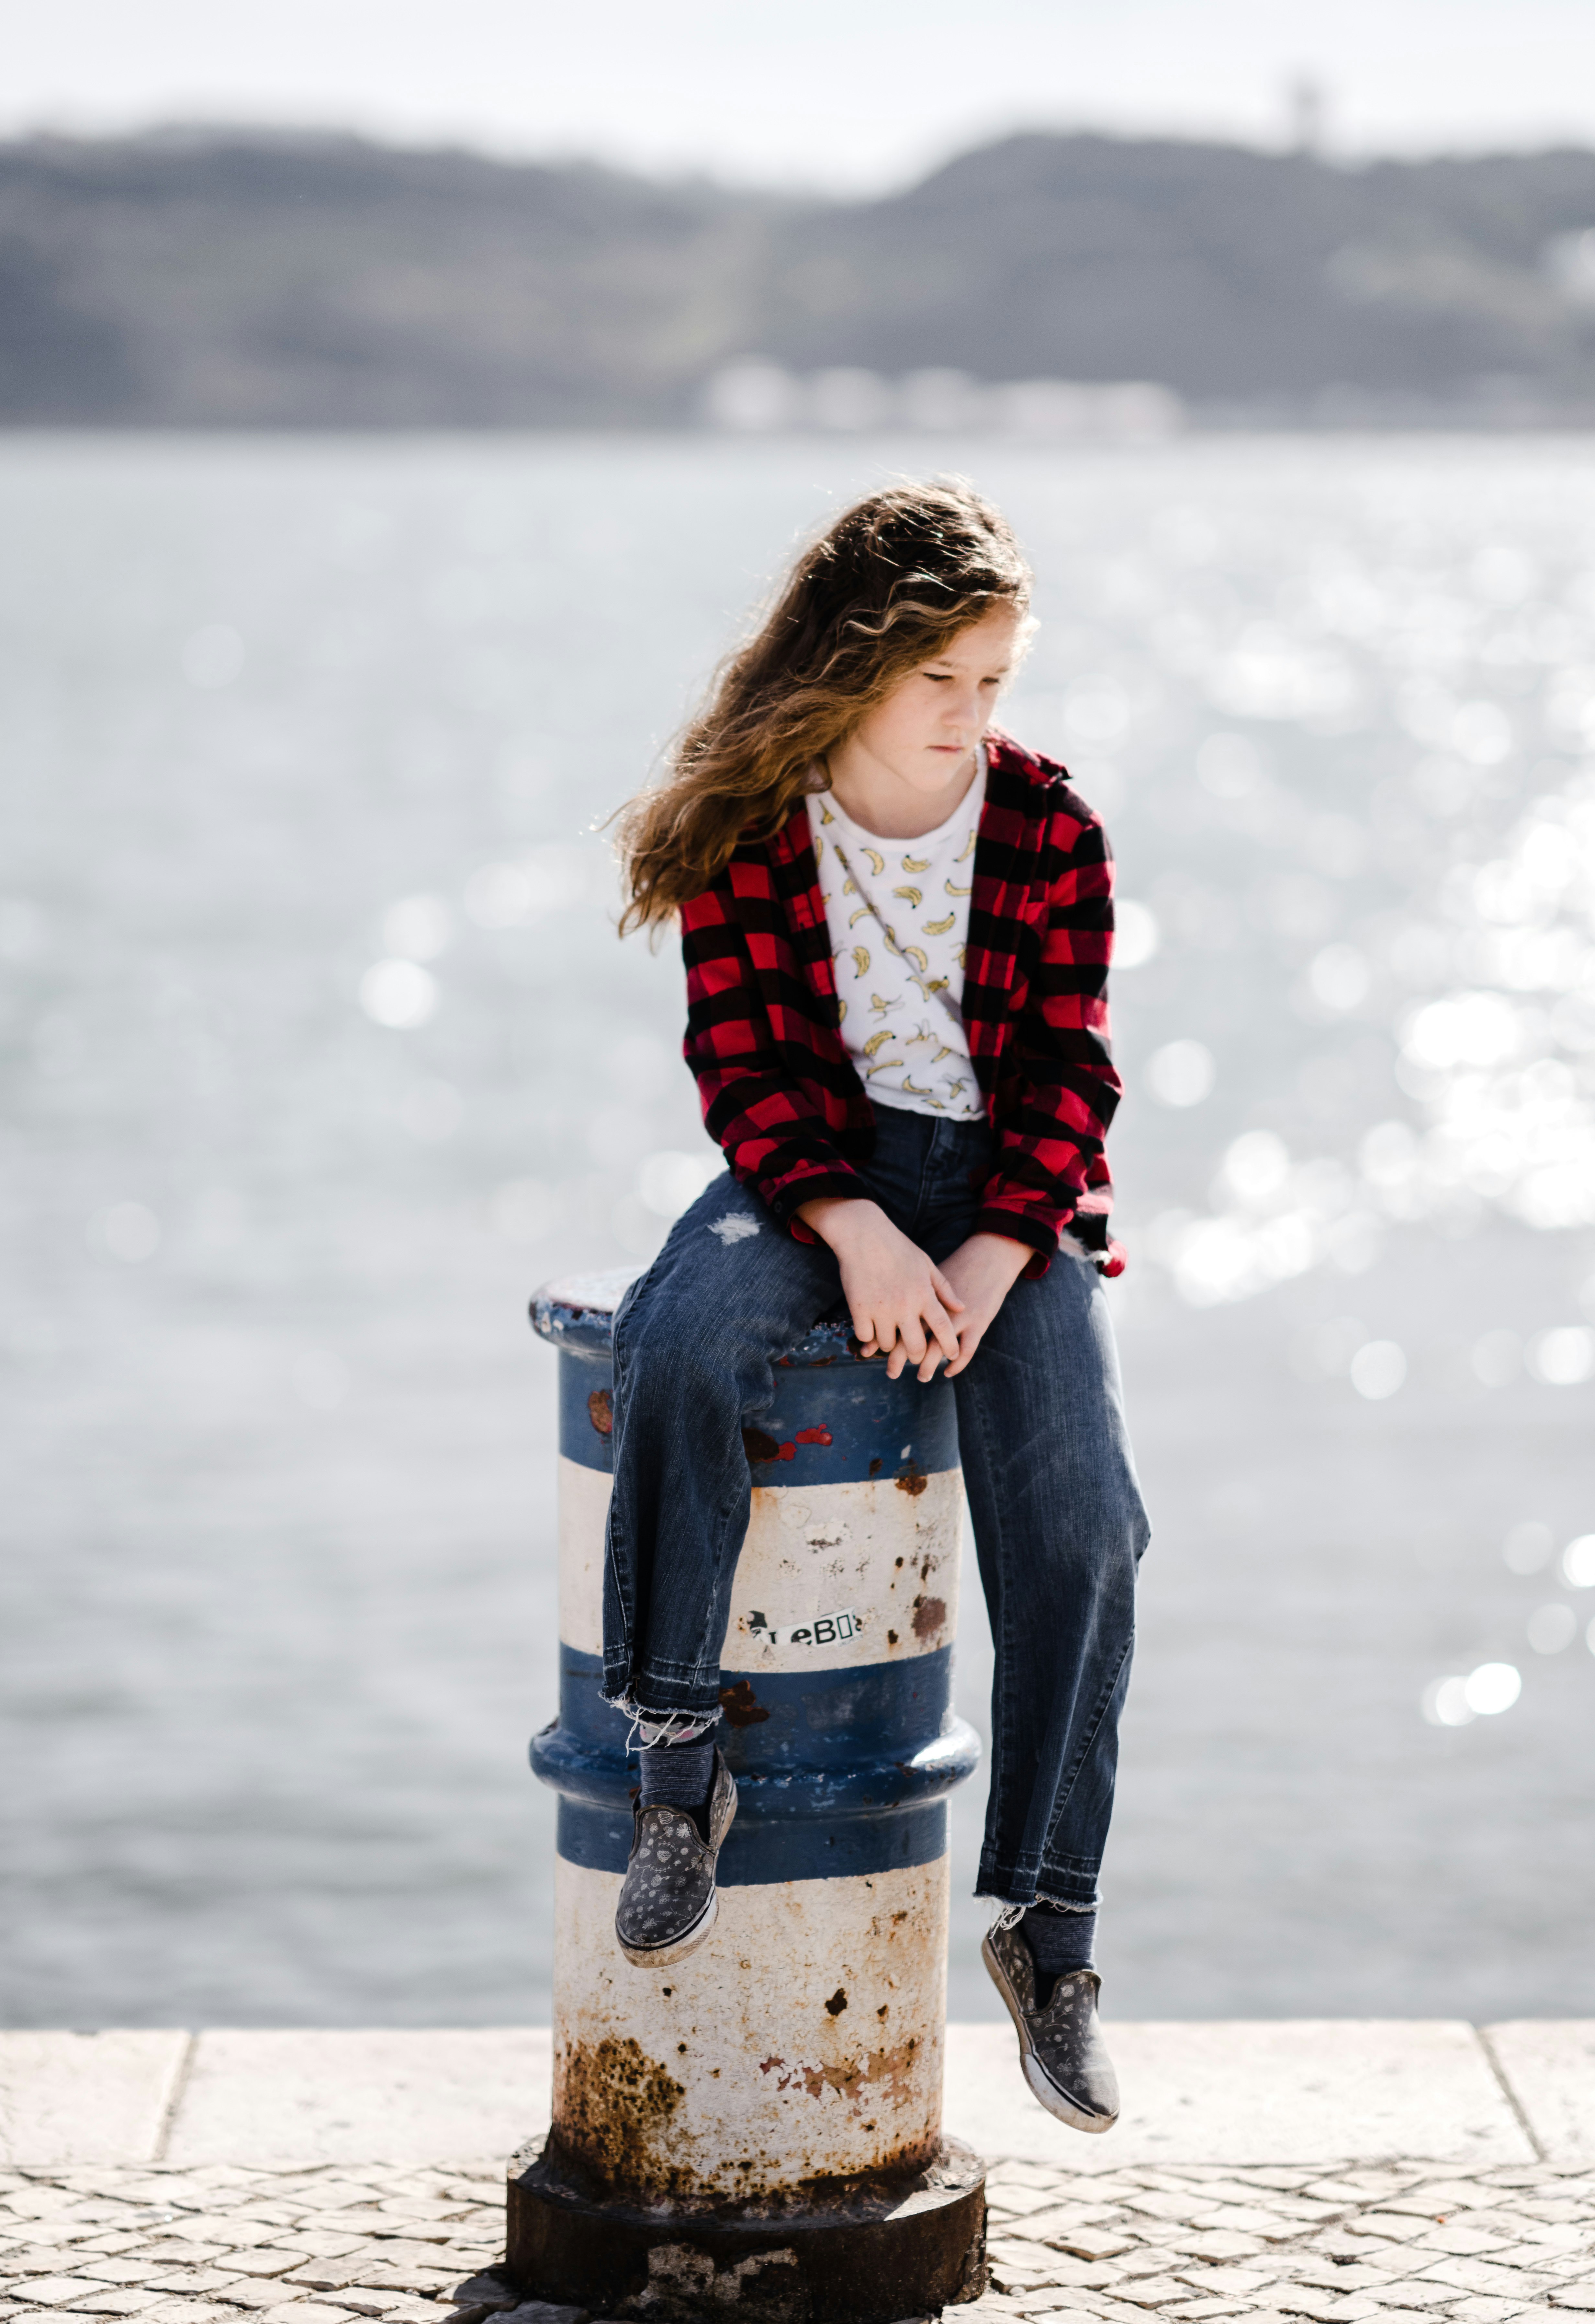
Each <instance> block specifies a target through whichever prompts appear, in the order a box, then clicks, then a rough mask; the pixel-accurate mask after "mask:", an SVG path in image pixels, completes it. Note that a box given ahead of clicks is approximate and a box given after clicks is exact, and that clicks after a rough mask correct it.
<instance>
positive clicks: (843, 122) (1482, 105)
mask: <svg viewBox="0 0 1595 2324" xmlns="http://www.w3.org/2000/svg"><path fill="white" fill-rule="evenodd" d="M0 55H4V57H5V71H4V77H3V79H0V129H3V130H13V129H19V128H34V127H40V126H51V127H58V128H78V129H97V128H105V127H125V126H128V125H142V124H148V123H152V122H161V121H171V120H174V119H176V120H194V119H200V120H206V121H223V120H226V121H260V122H271V123H327V124H330V123H337V124H352V125H355V126H357V127H360V128H363V129H365V130H368V131H371V132H373V133H375V134H379V135H383V136H390V137H398V138H401V139H406V140H419V141H434V140H439V139H443V140H450V141H454V140H462V141H465V142H466V143H473V144H478V145H483V146H486V147H489V148H492V149H493V150H495V151H499V152H534V153H535V152H555V153H571V152H581V153H592V154H599V155H602V156H604V158H606V159H610V160H613V161H621V162H623V163H630V164H632V165H635V166H638V167H642V168H650V169H659V168H663V169H668V170H678V169H682V168H686V169H707V170H711V171H715V173H716V174H718V175H723V176H727V177H733V178H759V179H763V180H799V181H803V182H807V183H811V184H813V183H821V184H827V183H828V184H834V185H839V186H850V187H852V186H859V187H862V186H878V185H883V184H890V183H891V182H893V181H896V180H901V179H903V178H905V177H907V176H908V175H910V174H912V173H913V172H915V171H917V170H919V169H920V168H922V167H923V166H924V165H925V164H926V163H927V161H936V160H939V159H940V158H941V157H942V156H944V155H945V154H946V153H948V152H954V151H955V150H957V149H958V148H959V147H960V146H962V145H964V144H967V143H972V142H974V141H975V140H977V139H979V138H981V137H983V136H987V135H990V134H992V133H993V132H996V131H999V130H1003V129H1008V128H1010V127H1013V126H1015V125H1016V124H1046V125H1056V124H1065V125H1071V126H1075V125H1088V126H1095V127H1106V128H1116V129H1127V130H1144V129H1152V130H1158V129H1166V130H1173V131H1176V132H1177V133H1181V134H1198V135H1202V134H1220V135H1238V136H1240V137H1244V138H1249V139H1252V140H1258V141H1268V142H1276V141H1278V140H1281V139H1282V138H1283V137H1284V136H1285V134H1286V122H1287V119H1288V107H1287V98H1286V91H1287V88H1288V87H1289V85H1290V84H1291V82H1292V80H1293V79H1295V78H1297V77H1299V76H1302V75H1307V76H1311V77H1313V78H1316V79H1317V80H1319V81H1320V82H1321V83H1322V84H1323V88H1324V90H1325V92H1326V94H1327V97H1328V100H1329V106H1328V122H1329V135H1330V143H1331V145H1332V147H1338V148H1339V149H1341V151H1344V152H1351V153H1357V152H1379V151H1383V152H1415V151H1416V152H1432V151H1434V150H1437V149H1445V148H1448V147H1450V148H1471V149H1477V148H1478V147H1480V146H1502V145H1517V146H1521V145H1524V144H1537V143H1544V142H1546V141H1547V140H1550V139H1556V138H1561V139H1572V140H1576V141H1577V142H1579V143H1591V142H1595V5H1591V0H1333V5H1328V6H1325V5H1323V0H1319V5H1316V6H1314V7H1307V6H1305V5H1280V0H961V4H960V5H951V0H801V5H792V0H782V5H779V6H778V5H774V0H561V5H549V0H266V5H245V0H0Z"/></svg>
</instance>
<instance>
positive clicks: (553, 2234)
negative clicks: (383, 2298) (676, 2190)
mask: <svg viewBox="0 0 1595 2324" xmlns="http://www.w3.org/2000/svg"><path fill="white" fill-rule="evenodd" d="M507 2212H508V2230H509V2243H508V2256H507V2261H506V2272H507V2273H508V2274H509V2276H510V2278H511V2280H512V2282H514V2283H515V2284H516V2285H517V2286H518V2287H519V2289H520V2290H521V2292H524V2293H525V2294H526V2296H527V2297H528V2298H529V2299H539V2300H549V2301H566V2302H573V2303H575V2304H576V2305H577V2306H579V2307H583V2308H585V2309H587V2310H589V2311H590V2313H592V2314H593V2315H595V2316H600V2317H606V2318H607V2317H613V2318H616V2319H633V2318H635V2319H657V2324H704V2319H709V2318H715V2317H718V2316H720V2315H721V2314H722V2313H726V2312H729V2313H734V2315H735V2316H736V2318H737V2319H738V2320H739V2324H899V2319H902V2318H906V2317H923V2316H925V2315H927V2313H934V2312H935V2311H936V2310H938V2309H941V2308H945V2307H950V2306H952V2305H954V2303H955V2302H958V2301H965V2300H977V2299H978V2298H979V2297H980V2295H981V2293H982V2292H983V2291H984V2290H985V2288H986V2168H985V2164H984V2163H982V2162H981V2161H980V2160H979V2158H978V2157H977V2156H975V2155H974V2154H972V2153H971V2152H970V2150H969V2149H968V2147H966V2146H962V2145H960V2144H958V2142H957V2141H956V2140H955V2139H948V2140H946V2141H945V2142H944V2144H943V2146H942V2150H941V2153H940V2154H939V2155H938V2156H937V2158H936V2161H935V2162H934V2163H930V2164H928V2165H927V2167H926V2168H925V2169H924V2170H922V2171H919V2172H914V2173H912V2174H910V2175H909V2176H908V2177H900V2176H899V2177H896V2178H891V2179H857V2180H849V2181H844V2182H839V2183H834V2184H832V2185H830V2186H827V2187H825V2188H816V2189H813V2190H807V2191H806V2193H805V2194H804V2195H803V2196H802V2197H795V2198H791V2199H785V2200H776V2199H764V2200H762V2201H757V2202H744V2203H724V2204H715V2203H703V2204H682V2203H659V2204H649V2203H646V2202H644V2201H642V2200H641V2199H640V2198H638V2197H636V2196H628V2195H627V2194H626V2193H624V2192H623V2191H617V2190H613V2189H609V2190H605V2189H604V2188H603V2187H602V2186H600V2185H598V2184H596V2183H595V2181H592V2180H591V2179H590V2178H589V2177H588V2176H587V2174H586V2173H585V2172H583V2171H582V2169H581V2167H580V2166H579V2165H577V2164H573V2163H567V2161H566V2160H565V2159H564V2158H563V2157H561V2156H560V2154H559V2153H558V2150H557V2149H556V2148H555V2147H554V2145H553V2144H552V2143H551V2142H549V2143H548V2144H545V2142H544V2141H542V2140H540V2139H539V2140H536V2141H534V2142H533V2143H532V2144H530V2145H528V2146H525V2147H522V2148H521V2151H520V2153H517V2154H515V2155H513V2156H512V2158H511V2161H510V2166H509V2189H508V2198H507Z"/></svg>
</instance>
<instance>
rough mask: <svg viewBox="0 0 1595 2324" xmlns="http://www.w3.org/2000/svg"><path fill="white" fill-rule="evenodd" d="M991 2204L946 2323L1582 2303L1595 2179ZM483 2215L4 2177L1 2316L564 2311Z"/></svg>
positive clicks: (1149, 2190)
mask: <svg viewBox="0 0 1595 2324" xmlns="http://www.w3.org/2000/svg"><path fill="white" fill-rule="evenodd" d="M502 2220H503V2177H502V2172H501V2171H500V2170H497V2169H490V2168H488V2167H487V2166H485V2165H482V2164H475V2163H473V2164H466V2165H460V2166H449V2165H447V2164H444V2165H439V2166H438V2167H437V2168H434V2169H427V2170H415V2169H410V2168H406V2167H400V2166H396V2165H395V2166H387V2167H383V2168H380V2169H379V2168H376V2167H358V2168H356V2167H353V2166H349V2165H346V2164H332V2163H328V2164H324V2165H322V2166H321V2167H319V2168H318V2169H313V2170H281V2171H267V2170H261V2169H244V2168H240V2167H235V2166H233V2165H230V2164H214V2165H209V2166H207V2167H205V2168H202V2169H197V2170H181V2171H178V2170H172V2171H163V2170H159V2169H151V2168H137V2169H134V2168H128V2167H125V2166H121V2167H118V2166H108V2165H107V2166H101V2167H99V2168H86V2169H78V2170H69V2171H58V2170H47V2169H37V2170H20V2171H19V2170H11V2171H0V2324H5V2319H12V2318H14V2319H18V2324H42V2317H43V2311H46V2310H48V2311H49V2313H50V2314H51V2316H52V2317H53V2318H55V2319H58V2324H73V2319H78V2318H81V2319H86V2324H87V2319H96V2324H101V2320H102V2319H106V2318H115V2317H138V2318H139V2319H142V2324H256V2319H271V2320H272V2324H277V2319H281V2324H350V2319H352V2318H355V2317H369V2318H374V2319H380V2324H390V2319H391V2324H484V2319H486V2318H488V2317H489V2316H493V2319H494V2324H584V2311H583V2310H579V2309H572V2308H551V2307H544V2306H543V2305H542V2304H541V2303H539V2302H535V2301H534V2302H526V2303H523V2304H521V2306H519V2308H517V2307H516V2303H515V2296H514V2294H513V2293H512V2292H509V2291H508V2290H507V2289H506V2288H505V2287H504V2285H503V2284H502V2282H500V2281H498V2280H497V2279H495V2278H494V2277H493V2275H492V2274H491V2273H489V2272H488V2271H490V2270H491V2269H492V2267H493V2264H494V2263H495V2262H496V2261H497V2260H498V2259H499V2257H500V2255H501V2254H502ZM991 2277H992V2288H991V2291H990V2292H988V2293H987V2294H986V2295H985V2297H984V2298H983V2299H982V2300H980V2301H977V2302H975V2303H974V2304H973V2306H971V2307H966V2308H961V2309H957V2310H949V2312H948V2324H952V2319H954V2317H955V2318H956V2319H959V2324H986V2320H987V2319H989V2324H997V2319H1003V2320H1004V2324H1006V2319H1010V2318H1029V2317H1043V2316H1052V2315H1054V2314H1056V2313H1059V2312H1060V2311H1069V2310H1074V2311H1076V2312H1078V2313H1080V2314H1081V2315H1082V2316H1083V2317H1093V2318H1102V2319H1107V2324H1148V2317H1151V2316H1157V2317H1158V2318H1165V2317H1166V2318H1179V2319H1192V2324H1207V2319H1209V2318H1214V2319H1220V2318H1226V2317H1231V2316H1233V2317H1246V2318H1248V2319H1255V2324H1270V2319H1273V2318H1275V2317H1293V2318H1309V2319H1314V2324H1331V2319H1341V2318H1343V2319H1346V2324H1360V2319H1362V2318H1364V2317H1371V2318H1380V2319H1391V2324H1396V2319H1401V2318H1404V2317H1406V2318H1410V2319H1412V2324H1420V2319H1423V2324H1441V2319H1451V2318H1457V2319H1462V2318H1465V2319H1469V2324H1506V2319H1508V2318H1512V2317H1551V2316H1555V2315H1560V2316H1566V2315H1567V2314H1568V2313H1570V2312H1573V2313H1577V2312H1582V2313H1584V2314H1586V2315H1590V2316H1591V2317H1595V2171H1589V2170H1573V2169H1572V2168H1568V2169H1563V2170H1558V2169H1556V2168H1555V2167H1554V2166H1552V2165H1550V2164H1546V2163H1532V2164H1514V2165H1510V2166H1506V2167H1499V2168H1496V2169H1493V2170H1487V2171H1476V2172H1470V2171H1462V2170H1458V2169H1457V2168H1455V2167H1454V2166H1452V2167H1448V2166H1444V2165H1441V2164H1437V2163H1429V2164H1422V2163H1406V2164H1402V2163H1389V2164H1379V2165H1378V2166H1373V2167H1367V2168H1364V2167H1358V2168H1357V2169H1354V2170H1347V2171H1341V2172H1333V2173H1330V2174H1327V2175H1326V2174H1325V2173H1324V2172H1323V2171H1322V2170H1305V2169H1299V2168H1298V2169H1295V2170H1275V2169H1268V2170H1240V2169H1220V2168H1217V2167H1211V2168H1202V2167H1191V2168H1188V2169H1173V2168H1169V2167H1167V2166H1165V2167H1163V2168H1160V2169H1157V2170H1148V2169H1135V2170H1125V2171H1116V2172H1108V2173H1105V2174H1104V2173H1101V2172H1091V2173H1089V2174H1084V2175H1081V2176H1074V2175H1072V2174H1070V2173H1068V2172H1059V2171H1055V2170H1048V2169H1045V2168H1042V2167H1041V2166H1039V2165H1031V2164H1028V2163H1000V2164H998V2165H996V2166H994V2168H993V2170H992V2172H991ZM500 2310H512V2311H513V2315H510V2314H505V2315H502V2317H501V2316H499V2315H498V2314H496V2313H495V2311H500ZM817 2324H824V2319H817Z"/></svg>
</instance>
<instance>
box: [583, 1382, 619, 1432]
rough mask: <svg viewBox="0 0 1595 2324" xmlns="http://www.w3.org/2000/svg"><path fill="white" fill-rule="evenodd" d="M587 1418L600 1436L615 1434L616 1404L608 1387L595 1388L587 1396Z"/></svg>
mask: <svg viewBox="0 0 1595 2324" xmlns="http://www.w3.org/2000/svg"><path fill="white" fill-rule="evenodd" d="M587 1418H588V1419H589V1420H590V1421H591V1422H592V1424H593V1425H594V1427H595V1429H596V1430H597V1431H598V1434H599V1435H600V1436H613V1434H614V1405H613V1401H612V1399H611V1397H610V1393H609V1390H608V1389H607V1388H595V1389H594V1390H593V1393H592V1395H591V1396H590V1397H588V1398H587Z"/></svg>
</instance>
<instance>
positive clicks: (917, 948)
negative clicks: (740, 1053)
mask: <svg viewBox="0 0 1595 2324" xmlns="http://www.w3.org/2000/svg"><path fill="white" fill-rule="evenodd" d="M985 797H986V754H985V752H984V751H982V752H981V753H980V764H979V766H978V768H977V769H976V771H975V779H974V780H973V783H971V785H970V787H969V789H968V791H967V792H966V793H965V795H964V797H963V799H962V800H961V801H960V803H959V805H958V807H957V808H956V809H955V810H954V813H953V814H952V815H951V816H948V818H947V820H946V822H945V823H944V824H943V825H942V826H941V828H940V829H939V830H938V831H927V833H926V835H925V836H924V838H923V839H880V838H879V837H877V835H875V833H874V832H872V831H865V830H864V829H863V828H862V826H861V825H858V824H856V823H854V822H853V820H852V818H851V817H850V816H845V815H844V813H843V811H842V809H841V807H839V806H838V805H837V803H836V801H835V799H834V798H833V797H832V796H831V794H830V792H829V791H811V792H810V793H809V795H808V826H809V831H810V834H811V835H812V837H813V840H814V852H815V860H816V862H817V864H818V866H819V875H820V893H821V894H822V895H823V896H824V898H825V920H826V924H827V926H828V927H829V929H830V932H831V954H832V957H833V959H834V962H835V964H836V997H837V1001H838V1002H839V1004H840V1006H841V1010H842V1038H843V1040H844V1043H845V1044H846V1047H847V1054H848V1056H850V1057H851V1058H852V1059H853V1064H854V1065H855V1066H856V1067H857V1068H858V1073H859V1078H860V1079H861V1080H862V1083H863V1084H864V1087H865V1088H866V1089H867V1090H868V1091H869V1093H870V1096H871V1100H872V1101H873V1102H875V1103H877V1104H879V1105H896V1106H904V1107H906V1108H907V1109H908V1111H909V1112H910V1113H942V1114H946V1115H947V1116H948V1117H949V1118H950V1119H951V1120H954V1121H974V1120H980V1119H982V1117H983V1115H984V1113H985V1111H986V1109H985V1104H984V1102H983V1100H982V1096H981V1093H980V1085H979V1084H978V1083H977V1082H976V1080H975V1077H974V1069H973V1066H972V1065H971V1064H970V1062H969V1037H968V1035H967V1034H966V1033H965V1031H964V1029H963V947H964V944H965V942H966V941H967V939H968V936H969V895H970V890H971V888H972V887H973V882H974V847H975V838H976V835H977V834H978V832H979V829H980V820H981V808H982V806H983V805H984V803H985Z"/></svg>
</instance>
